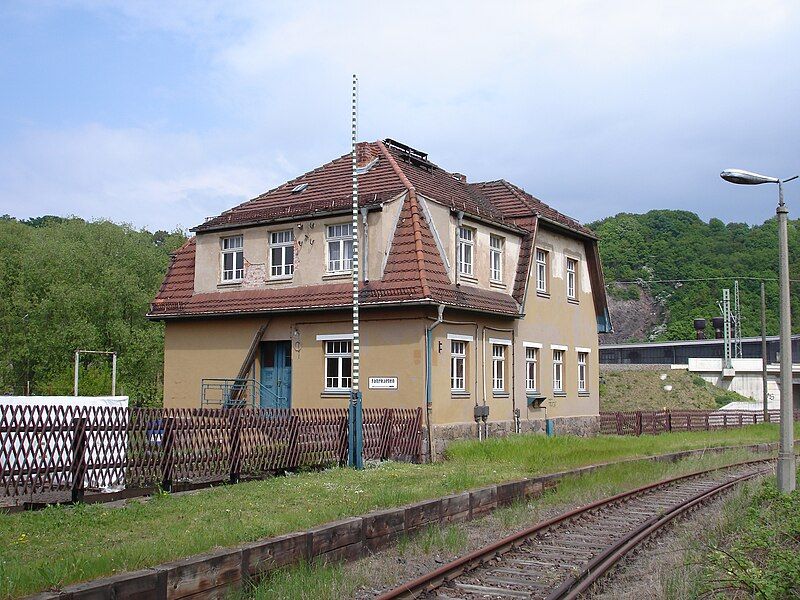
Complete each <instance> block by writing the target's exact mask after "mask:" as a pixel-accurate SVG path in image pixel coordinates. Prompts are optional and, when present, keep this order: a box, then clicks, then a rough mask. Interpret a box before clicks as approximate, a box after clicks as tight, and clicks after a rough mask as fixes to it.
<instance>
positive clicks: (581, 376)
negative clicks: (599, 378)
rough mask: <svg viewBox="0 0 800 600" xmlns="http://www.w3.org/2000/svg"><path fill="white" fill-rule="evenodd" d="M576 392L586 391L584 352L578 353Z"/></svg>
mask: <svg viewBox="0 0 800 600" xmlns="http://www.w3.org/2000/svg"><path fill="white" fill-rule="evenodd" d="M578 391H579V392H585V391H586V352H578Z"/></svg>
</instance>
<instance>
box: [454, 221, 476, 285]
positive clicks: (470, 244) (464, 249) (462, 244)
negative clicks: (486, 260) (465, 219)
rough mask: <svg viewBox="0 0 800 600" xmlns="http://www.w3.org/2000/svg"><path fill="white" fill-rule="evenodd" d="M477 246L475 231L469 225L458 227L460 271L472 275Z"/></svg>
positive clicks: (462, 273)
mask: <svg viewBox="0 0 800 600" xmlns="http://www.w3.org/2000/svg"><path fill="white" fill-rule="evenodd" d="M474 248H475V231H474V230H473V229H470V228H469V227H459V228H458V257H457V258H458V272H459V273H460V274H461V275H469V276H472V273H473V269H472V263H473V260H472V259H473V251H474Z"/></svg>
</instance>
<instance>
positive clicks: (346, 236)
mask: <svg viewBox="0 0 800 600" xmlns="http://www.w3.org/2000/svg"><path fill="white" fill-rule="evenodd" d="M352 268H353V224H352V223H343V224H341V225H328V273H341V272H343V271H349V270H351V269H352Z"/></svg>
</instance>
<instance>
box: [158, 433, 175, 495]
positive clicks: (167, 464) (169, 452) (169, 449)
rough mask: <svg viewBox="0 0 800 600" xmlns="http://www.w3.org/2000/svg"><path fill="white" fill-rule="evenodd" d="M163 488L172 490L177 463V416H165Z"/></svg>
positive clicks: (168, 490)
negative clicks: (174, 468)
mask: <svg viewBox="0 0 800 600" xmlns="http://www.w3.org/2000/svg"><path fill="white" fill-rule="evenodd" d="M161 448H162V451H163V454H162V455H161V489H162V490H164V491H165V492H171V491H172V467H173V465H174V463H175V417H164V433H162V434H161Z"/></svg>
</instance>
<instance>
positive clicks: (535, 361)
mask: <svg viewBox="0 0 800 600" xmlns="http://www.w3.org/2000/svg"><path fill="white" fill-rule="evenodd" d="M538 379H539V349H538V348H525V389H526V390H527V391H529V392H533V391H536V390H537V389H538V388H537V387H536V385H537V382H538Z"/></svg>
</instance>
